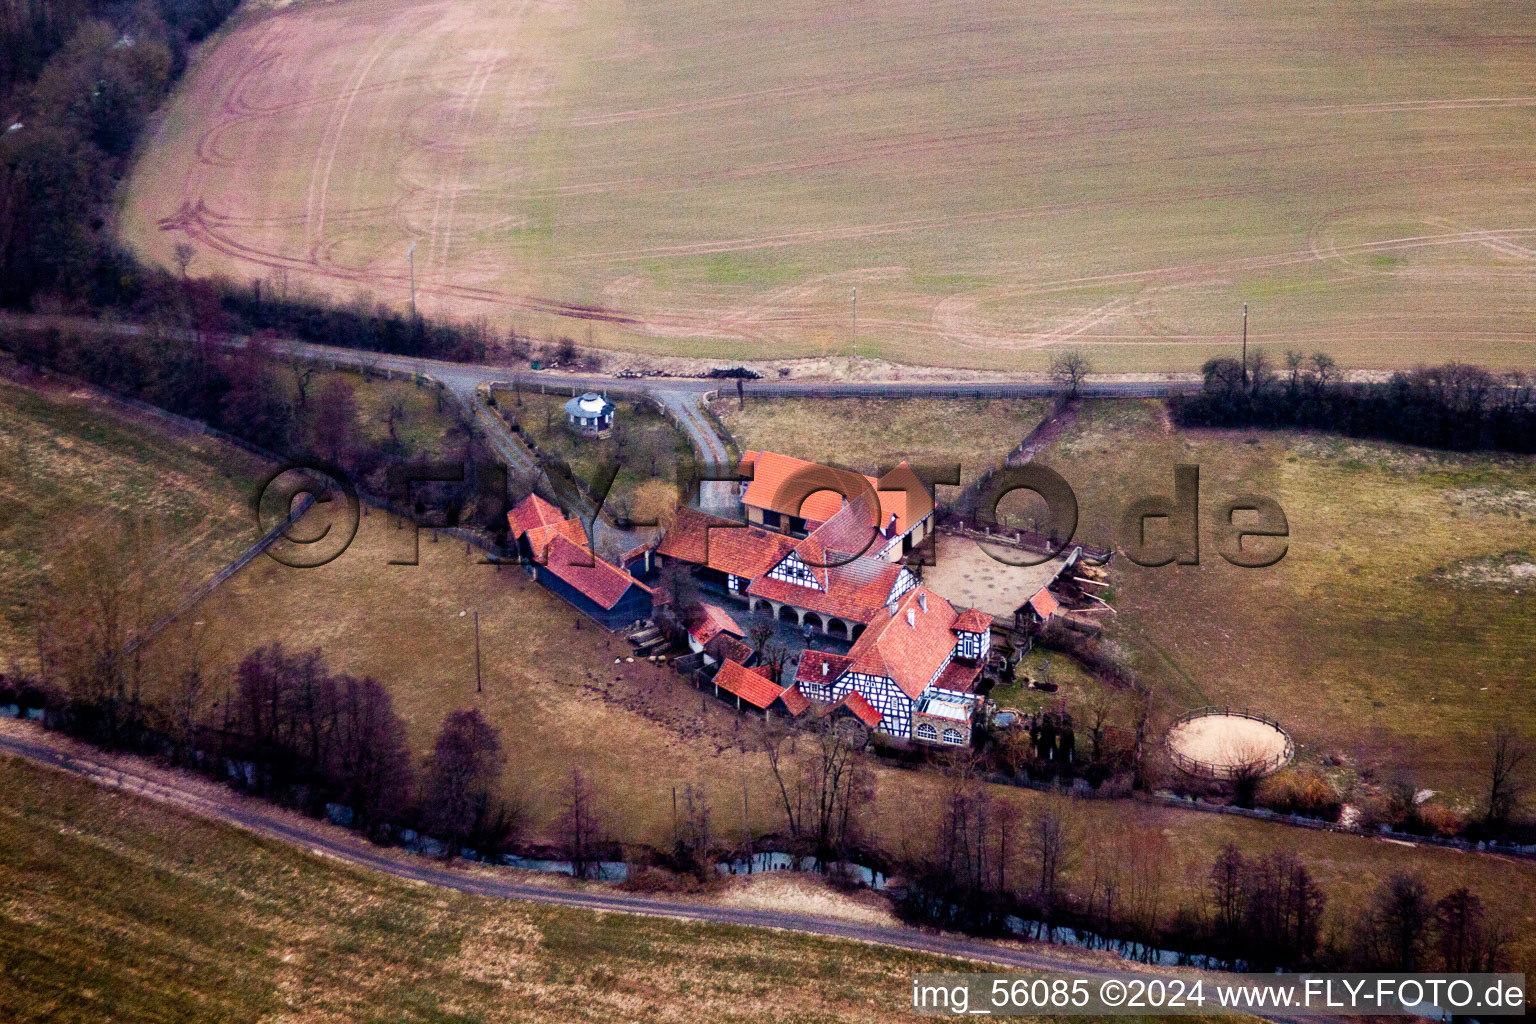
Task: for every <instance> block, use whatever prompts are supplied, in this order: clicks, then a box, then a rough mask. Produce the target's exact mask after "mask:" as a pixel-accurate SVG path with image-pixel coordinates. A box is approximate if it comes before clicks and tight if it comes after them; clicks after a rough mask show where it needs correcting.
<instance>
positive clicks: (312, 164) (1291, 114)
mask: <svg viewBox="0 0 1536 1024" xmlns="http://www.w3.org/2000/svg"><path fill="white" fill-rule="evenodd" d="M1526 28H1527V25H1526V22H1525V18H1524V12H1523V11H1522V10H1521V9H1519V8H1518V7H1511V6H1510V5H1508V4H1501V3H1495V2H1492V0H1434V2H1429V3H1423V4H1416V5H1413V6H1412V7H1411V8H1405V7H1404V6H1403V5H1402V4H1400V3H1395V2H1392V0H1366V2H1354V0H1350V2H1345V0H1325V2H1322V3H1319V4H1315V5H1310V6H1298V5H1294V4H1289V5H1287V4H1278V5H1244V6H1241V7H1230V6H1227V7H1209V6H1207V7H1200V8H1197V7H1193V6H1190V5H1187V4H1181V5H1174V4H1170V3H1168V2H1167V0H1091V2H1089V3H1086V4H1085V3H1081V2H1068V0H1047V2H1043V3H1033V4H1017V3H1010V2H1006V0H985V2H982V3H973V2H961V0H940V2H923V3H917V2H911V0H907V2H897V3H890V2H882V3H872V2H865V3H855V4H849V5H843V6H841V7H839V8H838V9H837V10H836V11H835V12H829V11H827V10H826V9H825V7H824V6H823V5H820V4H817V3H814V2H811V0H786V2H785V3H781V4H778V5H775V7H774V8H773V10H772V11H771V12H764V11H763V10H761V9H759V8H757V7H754V6H750V5H729V4H726V5H722V4H707V3H703V2H701V0H657V2H652V3H646V4H622V3H619V2H617V0H597V2H593V3H583V4H506V3H500V2H497V0H451V2H450V0H431V2H426V3H422V2H417V0H368V2H366V3H365V2H364V0H342V2H334V3H306V2H298V3H282V4H276V3H273V4H257V5H248V9H247V11H246V13H245V15H244V16H243V17H240V18H238V19H236V20H235V21H233V22H232V23H231V25H230V27H228V28H227V29H226V30H225V31H224V32H223V33H221V35H220V36H219V37H218V39H217V40H216V41H215V42H214V43H213V44H211V45H210V46H208V47H207V48H205V50H204V52H202V53H201V54H200V56H199V57H198V59H197V61H196V62H195V63H194V66H193V67H192V68H191V70H190V72H189V74H188V75H187V77H186V79H185V80H184V82H183V83H182V84H181V85H180V86H179V87H178V89H177V90H176V93H175V95H174V96H173V98H172V99H171V101H170V103H169V104H168V108H167V109H166V111H165V113H164V116H163V118H162V119H161V120H160V121H159V123H158V125H157V127H156V130H155V131H154V132H153V134H152V137H151V138H150V139H149V140H148V141H147V143H146V145H145V146H144V147H143V150H142V152H141V153H140V155H139V158H138V164H137V170H136V173H135V174H134V176H133V179H132V181H131V182H130V184H129V187H128V188H127V189H126V190H125V196H124V200H123V203H122V210H121V224H122V232H123V236H124V239H125V241H126V242H128V243H129V244H130V245H131V246H132V247H133V248H135V249H136V250H137V251H138V252H139V253H140V254H142V255H143V256H145V257H147V258H149V259H152V260H156V261H159V262H163V263H167V264H168V263H169V262H170V260H171V254H172V250H173V247H174V245H175V244H176V243H178V242H182V241H190V242H191V243H192V244H193V245H194V246H195V247H196V249H197V256H196V258H195V260H194V262H193V264H192V272H193V273H194V274H211V273H222V274H227V275H228V276H230V277H231V278H232V279H235V280H242V281H243V280H249V279H250V278H252V277H253V276H256V277H266V278H269V279H271V280H272V281H273V285H274V287H276V288H279V289H280V290H281V291H283V292H285V293H291V291H293V290H307V291H315V292H324V293H328V294H332V295H336V296H341V297H347V298H359V299H363V300H365V301H367V302H370V303H372V302H385V303H389V304H392V305H394V306H396V307H399V308H404V307H405V306H406V305H407V303H408V302H409V300H410V295H411V274H412V271H413V270H414V274H415V288H416V296H417V300H418V303H419V305H420V307H421V308H422V309H423V310H424V311H425V312H427V313H429V314H433V315H457V316H481V315H484V316H488V317H491V318H493V319H495V320H497V321H500V322H504V323H513V324H516V325H518V326H519V327H520V328H522V329H523V330H526V331H529V332H532V333H534V334H539V335H548V336H556V335H560V334H568V335H570V336H573V337H577V338H581V337H583V336H588V337H590V338H591V343H592V344H594V345H596V346H599V347H609V348H617V349H626V350H631V351H637V352H644V353H652V354H670V355H678V356H690V357H718V358H721V359H741V358H749V357H751V358H772V357H821V356H827V355H842V354H847V353H848V352H849V351H850V350H851V349H852V343H853V329H852V327H853V325H852V319H853V316H852V314H853V308H852V303H851V301H850V300H851V299H852V293H853V290H854V289H855V288H856V289H857V291H858V302H857V312H858V337H859V351H860V353H861V354H863V355H875V356H879V357H882V358H884V359H887V360H891V361H896V362H906V363H920V364H931V365H940V366H958V367H975V368H997V369H1018V368H1023V369H1039V368H1043V367H1044V366H1045V365H1046V363H1047V361H1048V359H1049V357H1050V355H1051V353H1052V351H1053V350H1055V349H1057V348H1059V347H1061V346H1066V345H1071V346H1075V347H1080V348H1082V349H1084V350H1086V351H1087V352H1088V353H1089V355H1090V356H1091V358H1092V359H1093V361H1094V362H1095V363H1096V364H1097V365H1098V366H1099V367H1100V368H1101V369H1104V370H1121V371H1156V370H1167V369H1176V370H1187V369H1192V368H1195V367H1198V366H1199V365H1200V363H1201V362H1202V361H1203V360H1204V359H1205V358H1207V357H1208V356H1210V355H1212V354H1214V353H1216V352H1218V351H1221V352H1223V353H1224V352H1225V351H1226V349H1227V348H1228V347H1229V346H1230V344H1231V343H1232V342H1233V341H1234V340H1235V338H1236V336H1237V333H1238V330H1239V310H1240V307H1241V305H1242V303H1244V302H1248V303H1250V305H1251V310H1252V320H1251V324H1250V326H1251V330H1252V336H1253V338H1254V339H1255V340H1257V341H1260V342H1264V343H1269V344H1273V345H1275V346H1277V347H1295V348H1302V349H1305V350H1308V351H1311V350H1314V349H1327V350H1329V351H1330V352H1332V354H1333V355H1334V356H1335V357H1336V358H1338V359H1339V361H1340V362H1341V363H1342V364H1344V365H1347V366H1372V367H1400V366H1408V365H1412V364H1414V363H1416V362H1420V361H1434V360H1441V359H1444V358H1447V357H1457V358H1460V359H1462V360H1466V361H1472V362H1478V363H1483V364H1486V365H1490V366H1495V367H1516V366H1518V367H1524V368H1530V367H1531V366H1533V365H1536V360H1533V351H1536V349H1533V345H1532V343H1533V341H1536V333H1533V331H1532V328H1531V325H1530V320H1529V316H1528V313H1529V302H1528V301H1527V299H1526V296H1527V294H1528V291H1529V287H1530V281H1531V273H1532V263H1531V261H1532V259H1533V258H1536V227H1533V226H1532V224H1531V222H1530V219H1529V216H1528V214H1529V207H1530V201H1529V200H1530V192H1531V189H1532V187H1533V184H1536V177H1533V174H1536V172H1533V170H1532V168H1533V161H1532V156H1533V146H1536V141H1533V140H1536V133H1533V132H1532V130H1531V129H1532V120H1531V119H1532V109H1533V104H1536V101H1533V100H1532V98H1531V97H1530V96H1529V95H1528V93H1529V89H1528V88H1527V86H1528V79H1529V68H1530V65H1531V58H1532V46H1533V44H1532V41H1531V39H1530V36H1529V34H1528V33H1527V32H1526ZM412 243H416V250H415V262H414V265H413V264H411V263H410V262H408V260H407V255H406V254H407V250H408V248H409V247H410V246H411V244H412Z"/></svg>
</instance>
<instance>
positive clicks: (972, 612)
mask: <svg viewBox="0 0 1536 1024" xmlns="http://www.w3.org/2000/svg"><path fill="white" fill-rule="evenodd" d="M950 628H952V629H954V630H955V631H956V632H957V633H987V632H990V631H991V629H992V616H990V615H988V614H987V613H986V612H984V611H982V610H981V609H980V608H967V609H966V610H965V611H963V612H961V613H960V617H959V618H958V619H956V620H955V624H954V625H953V626H952V627H950Z"/></svg>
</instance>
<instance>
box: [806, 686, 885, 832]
mask: <svg viewBox="0 0 1536 1024" xmlns="http://www.w3.org/2000/svg"><path fill="white" fill-rule="evenodd" d="M813 735H814V737H815V740H816V747H815V750H814V751H813V753H812V755H811V756H810V757H809V758H807V759H806V761H805V763H804V765H803V766H802V775H801V785H802V787H803V788H804V791H805V794H806V797H807V799H808V800H809V801H810V803H811V809H812V811H813V812H814V814H815V818H814V820H813V821H811V822H810V836H811V838H812V839H814V840H815V844H816V857H817V858H818V859H819V860H821V861H823V862H825V861H827V860H828V859H830V858H833V857H836V856H837V855H839V854H840V853H841V852H842V850H843V849H844V847H845V843H846V841H847V840H848V839H849V838H851V835H852V832H853V830H854V828H855V827H856V825H857V821H856V812H857V809H858V807H859V806H861V805H862V804H863V802H864V801H865V800H867V798H868V796H869V795H870V794H869V790H871V789H872V788H873V779H872V777H871V776H870V773H869V772H868V770H867V769H863V768H862V766H860V765H858V764H857V763H856V761H855V758H856V753H857V748H856V747H855V746H854V745H853V744H852V743H850V742H849V737H848V734H847V733H846V732H845V731H844V730H842V729H839V728H838V723H837V719H836V716H834V715H827V716H825V717H823V718H821V719H820V720H818V721H817V723H816V724H815V726H814V729H813Z"/></svg>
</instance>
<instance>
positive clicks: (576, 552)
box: [539, 534, 655, 608]
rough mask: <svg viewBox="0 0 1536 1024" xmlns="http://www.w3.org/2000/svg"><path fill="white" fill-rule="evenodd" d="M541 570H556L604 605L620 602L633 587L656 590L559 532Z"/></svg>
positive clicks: (552, 542)
mask: <svg viewBox="0 0 1536 1024" xmlns="http://www.w3.org/2000/svg"><path fill="white" fill-rule="evenodd" d="M539 571H540V572H552V573H554V574H555V575H556V576H557V577H559V578H560V579H562V580H564V581H565V582H567V583H569V584H570V585H571V586H573V587H575V588H576V589H577V590H578V591H580V592H581V593H582V594H584V595H586V596H587V597H589V598H591V599H592V600H593V601H594V602H596V603H597V605H598V606H599V607H601V608H612V607H613V606H614V605H616V604H618V603H619V600H620V599H621V598H623V596H624V595H625V594H626V593H628V592H629V588H630V587H639V588H640V589H641V590H644V591H645V592H646V593H648V594H651V593H655V591H653V590H652V589H651V588H650V587H648V586H646V585H645V584H644V583H641V582H640V581H639V580H637V579H635V578H634V577H633V576H631V575H630V574H629V573H627V572H625V571H624V570H623V569H620V568H619V567H618V566H616V565H611V564H609V563H608V562H605V561H603V560H602V559H601V558H597V557H595V556H593V554H592V552H591V551H589V550H587V549H586V548H585V547H579V546H577V545H576V544H573V543H572V542H571V541H569V540H567V539H566V538H565V537H564V536H561V535H559V534H556V535H555V536H554V537H552V538H551V539H550V543H549V551H548V555H547V557H546V558H545V564H544V566H543V568H542V569H540V570H539Z"/></svg>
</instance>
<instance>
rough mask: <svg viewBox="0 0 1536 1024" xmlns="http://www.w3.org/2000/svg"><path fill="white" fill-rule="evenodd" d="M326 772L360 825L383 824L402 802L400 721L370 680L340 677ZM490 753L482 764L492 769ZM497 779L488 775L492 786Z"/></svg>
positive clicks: (406, 773) (406, 754) (405, 786)
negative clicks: (330, 761) (330, 760)
mask: <svg viewBox="0 0 1536 1024" xmlns="http://www.w3.org/2000/svg"><path fill="white" fill-rule="evenodd" d="M337 683H338V691H339V693H338V701H337V706H338V714H337V722H336V742H335V745H334V748H333V749H334V755H333V756H334V765H333V767H332V770H331V775H332V777H333V779H334V780H335V783H336V785H337V786H338V788H339V790H340V794H341V799H342V801H343V802H344V803H346V804H347V805H348V806H350V807H351V808H352V810H353V812H354V814H355V815H356V817H355V819H354V820H355V822H356V823H357V825H358V826H359V827H362V828H366V829H371V828H374V827H376V826H378V825H382V824H386V823H387V822H388V821H389V819H390V818H391V817H392V816H393V815H394V814H395V813H397V812H398V811H399V810H400V808H401V807H402V806H403V805H404V803H405V800H406V797H407V795H408V794H409V792H410V788H411V781H412V780H411V774H412V773H411V758H410V751H409V749H408V748H407V746H406V735H405V722H404V721H402V720H401V718H400V716H399V715H397V714H395V709H394V702H393V700H392V699H391V698H390V695H389V691H388V690H387V689H385V688H384V686H383V685H381V684H380V683H379V682H378V681H377V680H375V679H354V678H352V677H351V676H343V677H341V679H339V680H338V681H337ZM494 767H495V765H494V757H492V758H490V759H489V760H488V761H487V769H488V770H489V769H491V768H494ZM498 782H499V779H493V780H491V785H492V786H495V785H496V784H497V783H498Z"/></svg>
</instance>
